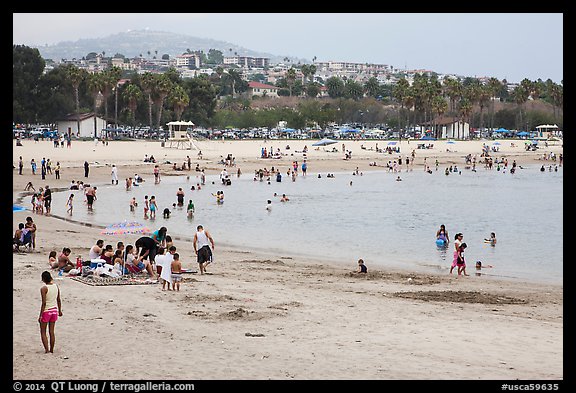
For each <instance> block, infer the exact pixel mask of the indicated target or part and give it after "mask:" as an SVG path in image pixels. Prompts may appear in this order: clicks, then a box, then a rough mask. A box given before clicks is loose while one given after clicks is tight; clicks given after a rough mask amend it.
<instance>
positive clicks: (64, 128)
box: [57, 113, 106, 138]
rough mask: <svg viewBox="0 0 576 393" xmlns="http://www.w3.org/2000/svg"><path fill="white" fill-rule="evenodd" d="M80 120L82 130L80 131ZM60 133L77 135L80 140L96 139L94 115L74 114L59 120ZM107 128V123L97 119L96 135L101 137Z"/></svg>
mask: <svg viewBox="0 0 576 393" xmlns="http://www.w3.org/2000/svg"><path fill="white" fill-rule="evenodd" d="M78 120H79V121H80V129H78ZM57 123H58V132H59V133H60V134H69V135H75V136H76V137H79V138H94V114H93V113H81V114H80V115H79V116H76V114H72V115H69V116H67V117H66V118H64V119H62V120H58V122H57ZM104 128H106V121H105V120H104V119H102V118H100V117H96V135H97V136H98V137H100V136H101V133H102V130H103V129H104Z"/></svg>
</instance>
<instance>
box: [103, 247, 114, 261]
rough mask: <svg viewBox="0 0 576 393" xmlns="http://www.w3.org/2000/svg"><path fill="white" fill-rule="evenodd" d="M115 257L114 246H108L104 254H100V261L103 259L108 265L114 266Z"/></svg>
mask: <svg viewBox="0 0 576 393" xmlns="http://www.w3.org/2000/svg"><path fill="white" fill-rule="evenodd" d="M113 257H114V248H113V247H112V244H107V245H106V247H105V248H104V250H102V253H101V254H100V259H103V260H104V261H106V263H108V264H110V265H113V264H114V263H113V262H114V261H113V260H112V258H113Z"/></svg>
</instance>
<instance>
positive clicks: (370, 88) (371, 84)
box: [364, 77, 380, 97]
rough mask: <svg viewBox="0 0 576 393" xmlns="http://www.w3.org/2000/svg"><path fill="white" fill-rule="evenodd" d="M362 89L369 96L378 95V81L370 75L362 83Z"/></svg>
mask: <svg viewBox="0 0 576 393" xmlns="http://www.w3.org/2000/svg"><path fill="white" fill-rule="evenodd" d="M364 91H365V92H366V93H367V94H368V96H370V97H378V95H379V94H380V83H378V79H376V78H375V77H370V78H369V79H368V80H367V81H366V83H364Z"/></svg>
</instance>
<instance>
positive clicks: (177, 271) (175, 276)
mask: <svg viewBox="0 0 576 393" xmlns="http://www.w3.org/2000/svg"><path fill="white" fill-rule="evenodd" d="M170 269H171V270H172V289H173V290H174V291H179V290H180V282H181V281H182V262H180V254H178V253H177V252H176V253H174V259H173V260H172V263H171V264H170Z"/></svg>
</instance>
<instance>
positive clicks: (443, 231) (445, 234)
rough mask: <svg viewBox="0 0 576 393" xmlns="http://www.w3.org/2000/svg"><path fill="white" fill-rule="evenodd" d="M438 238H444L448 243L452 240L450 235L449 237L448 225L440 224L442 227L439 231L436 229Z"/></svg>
mask: <svg viewBox="0 0 576 393" xmlns="http://www.w3.org/2000/svg"><path fill="white" fill-rule="evenodd" d="M436 239H437V240H440V239H441V240H444V243H445V244H448V243H449V242H450V240H449V237H448V231H447V230H446V226H445V225H444V224H442V225H440V229H438V231H436Z"/></svg>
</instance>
